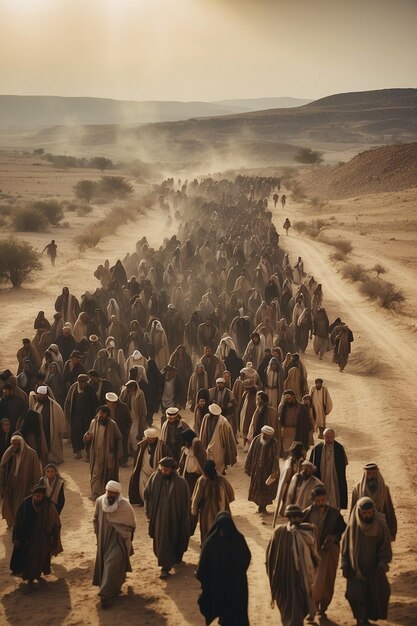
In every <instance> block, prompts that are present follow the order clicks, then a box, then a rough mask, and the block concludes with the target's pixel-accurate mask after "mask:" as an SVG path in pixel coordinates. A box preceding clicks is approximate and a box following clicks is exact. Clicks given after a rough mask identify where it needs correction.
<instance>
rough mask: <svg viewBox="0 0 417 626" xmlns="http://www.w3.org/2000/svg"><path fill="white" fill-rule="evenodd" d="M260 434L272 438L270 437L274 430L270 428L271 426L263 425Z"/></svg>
mask: <svg viewBox="0 0 417 626" xmlns="http://www.w3.org/2000/svg"><path fill="white" fill-rule="evenodd" d="M261 433H264V435H270V436H271V437H272V435H273V434H274V433H275V430H274V429H273V428H272V426H267V425H266V424H265V426H262V428H261Z"/></svg>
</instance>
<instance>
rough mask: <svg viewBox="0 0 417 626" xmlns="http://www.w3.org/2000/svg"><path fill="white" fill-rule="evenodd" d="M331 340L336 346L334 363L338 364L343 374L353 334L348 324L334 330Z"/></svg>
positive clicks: (342, 323) (340, 325) (342, 324)
mask: <svg viewBox="0 0 417 626" xmlns="http://www.w3.org/2000/svg"><path fill="white" fill-rule="evenodd" d="M330 339H331V341H332V343H333V344H334V352H333V363H336V364H337V365H338V366H339V369H340V371H341V372H343V370H344V369H345V367H346V365H347V362H348V359H349V354H350V350H351V347H350V344H351V343H352V341H353V333H352V331H351V330H350V328H349V326H348V325H347V324H345V323H344V322H341V323H340V324H338V325H337V326H335V328H334V329H333V330H332V333H331V335H330Z"/></svg>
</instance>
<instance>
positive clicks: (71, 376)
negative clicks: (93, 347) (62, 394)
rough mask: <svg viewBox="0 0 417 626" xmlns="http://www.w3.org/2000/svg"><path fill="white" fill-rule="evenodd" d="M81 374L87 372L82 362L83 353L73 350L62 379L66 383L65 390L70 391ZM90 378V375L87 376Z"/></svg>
mask: <svg viewBox="0 0 417 626" xmlns="http://www.w3.org/2000/svg"><path fill="white" fill-rule="evenodd" d="M80 374H86V371H85V367H84V365H83V364H82V363H81V353H80V352H79V351H78V350H73V351H72V352H71V356H70V358H69V360H68V361H66V363H65V365H64V371H63V374H62V380H63V382H64V384H65V390H66V391H68V390H69V388H70V387H71V385H73V384H74V383H75V381H76V380H77V379H78V376H79V375H80ZM87 379H88V376H87Z"/></svg>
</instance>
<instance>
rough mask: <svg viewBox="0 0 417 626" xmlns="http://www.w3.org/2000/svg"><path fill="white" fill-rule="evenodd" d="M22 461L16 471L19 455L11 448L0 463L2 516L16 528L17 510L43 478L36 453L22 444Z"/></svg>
mask: <svg viewBox="0 0 417 626" xmlns="http://www.w3.org/2000/svg"><path fill="white" fill-rule="evenodd" d="M19 454H20V455H21V459H20V464H19V468H18V469H16V463H17V455H15V454H14V453H13V448H12V446H10V447H9V448H7V450H6V452H5V453H4V454H3V457H2V459H1V461H0V491H1V492H2V494H3V503H2V516H3V518H4V519H5V520H6V522H7V525H8V526H14V523H15V517H16V513H17V510H18V508H19V506H20V504H21V503H22V502H23V500H24V499H25V498H26V497H27V496H28V495H30V493H31V490H32V487H33V486H34V485H36V484H37V483H38V482H39V479H40V477H41V476H42V467H41V464H40V461H39V458H38V455H37V454H36V451H35V450H33V449H32V448H30V447H29V446H28V445H27V444H26V443H25V442H21V450H20V453H19Z"/></svg>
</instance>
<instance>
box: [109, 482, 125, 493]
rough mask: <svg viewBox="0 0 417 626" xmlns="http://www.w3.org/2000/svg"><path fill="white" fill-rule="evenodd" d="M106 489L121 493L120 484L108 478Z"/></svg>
mask: <svg viewBox="0 0 417 626" xmlns="http://www.w3.org/2000/svg"><path fill="white" fill-rule="evenodd" d="M106 491H115V492H116V493H121V492H122V485H121V484H120V483H118V482H117V481H115V480H109V482H108V483H107V485H106Z"/></svg>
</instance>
